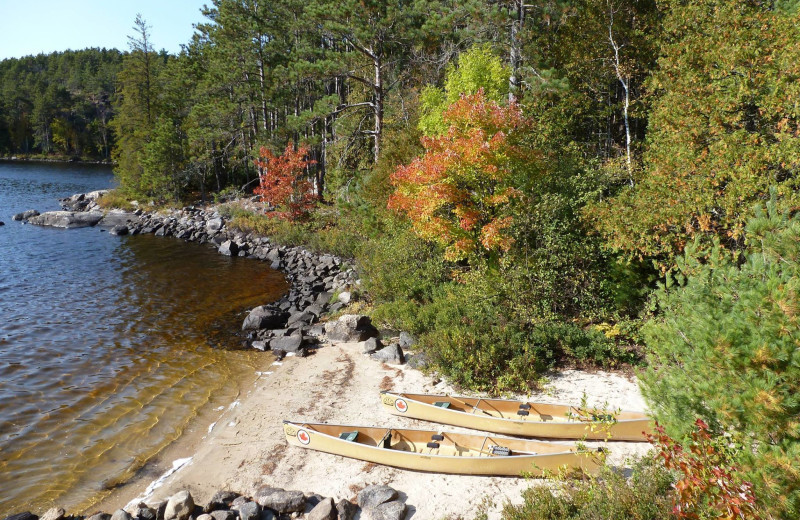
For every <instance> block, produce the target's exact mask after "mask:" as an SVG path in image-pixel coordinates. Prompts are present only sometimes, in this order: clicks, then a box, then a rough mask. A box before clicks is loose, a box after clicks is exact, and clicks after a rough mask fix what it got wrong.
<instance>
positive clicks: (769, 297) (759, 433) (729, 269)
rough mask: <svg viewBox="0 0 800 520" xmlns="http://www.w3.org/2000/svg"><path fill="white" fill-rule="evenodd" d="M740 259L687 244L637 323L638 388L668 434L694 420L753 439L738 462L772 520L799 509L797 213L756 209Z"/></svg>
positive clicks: (677, 433) (682, 432)
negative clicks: (640, 346) (652, 308)
mask: <svg viewBox="0 0 800 520" xmlns="http://www.w3.org/2000/svg"><path fill="white" fill-rule="evenodd" d="M755 214H756V217H755V218H754V219H752V220H751V221H750V222H749V223H748V224H747V226H746V233H747V235H746V236H747V249H746V251H745V253H744V254H743V256H742V258H740V259H738V260H739V261H738V262H734V261H732V260H731V258H730V254H726V253H725V252H724V250H721V248H720V247H719V246H716V247H715V248H713V249H712V250H710V251H705V252H703V251H699V250H697V249H696V248H691V247H690V248H688V250H687V253H686V255H685V257H684V258H683V259H682V261H680V262H679V273H678V274H677V276H676V277H675V283H673V284H672V285H671V286H666V287H664V288H663V289H662V290H661V291H659V293H658V295H657V302H658V305H659V307H660V309H661V311H662V315H661V317H660V318H659V319H657V320H654V321H652V322H650V323H649V324H647V326H646V327H645V328H644V329H643V334H644V338H645V341H646V343H647V346H648V348H649V349H650V351H651V353H650V354H649V356H648V360H649V365H650V366H649V368H648V370H647V371H646V372H645V373H644V374H642V390H643V393H644V395H645V397H646V398H647V400H648V402H649V404H650V408H651V410H652V411H653V413H654V415H655V418H656V419H657V420H658V421H659V422H661V423H662V424H663V425H664V426H665V428H666V432H667V433H668V434H669V435H670V436H672V437H675V438H678V439H683V438H686V437H687V436H688V434H689V433H690V432H691V431H692V429H693V425H694V421H695V419H696V418H701V419H702V420H703V421H705V422H706V423H708V424H709V425H710V426H711V428H712V429H713V430H714V431H726V430H730V431H732V432H733V433H734V434H736V435H741V436H743V437H744V438H746V439H749V441H748V445H749V446H750V448H751V449H746V450H743V451H742V452H741V453H740V454H739V455H738V460H737V461H736V462H737V463H738V464H739V465H740V466H741V467H742V468H743V469H744V470H745V477H746V478H747V479H749V480H751V481H752V482H753V484H754V485H755V490H756V496H757V498H758V499H759V501H761V502H762V503H764V504H768V505H769V508H770V509H771V513H772V514H773V515H774V516H775V517H776V518H777V517H783V518H797V517H798V515H799V514H800V427H798V417H800V349H799V348H798V345H800V327H798V320H800V277H798V266H799V265H800V263H798V262H799V261H800V218H797V217H795V218H790V217H789V215H788V214H786V213H780V212H779V211H778V210H777V209H776V203H775V200H774V199H773V200H772V201H770V202H769V203H768V205H767V211H764V210H763V209H756V211H755Z"/></svg>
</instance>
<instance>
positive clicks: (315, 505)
mask: <svg viewBox="0 0 800 520" xmlns="http://www.w3.org/2000/svg"><path fill="white" fill-rule="evenodd" d="M399 497H400V494H399V493H398V492H397V490H395V489H393V488H391V487H389V486H385V485H372V486H367V487H366V488H364V489H362V490H361V491H359V493H358V495H357V500H356V503H355V504H354V503H353V502H351V501H349V500H346V499H340V500H338V501H336V500H334V499H333V498H331V497H322V496H320V495H317V494H305V493H303V492H302V491H293V490H285V489H281V488H274V487H270V486H261V487H260V488H259V489H257V490H256V492H255V495H254V496H253V497H247V496H243V495H241V494H239V493H236V492H233V491H228V490H223V491H218V492H217V493H216V494H214V496H213V497H212V498H211V500H210V501H209V502H208V504H206V505H205V506H200V505H198V504H196V503H195V501H194V499H193V498H192V495H191V493H189V492H188V491H186V490H183V491H179V492H178V493H175V494H174V495H172V496H171V497H169V499H167V500H163V501H161V502H159V503H158V504H153V505H147V504H145V503H144V502H142V503H139V504H138V505H136V507H135V510H133V511H132V512H128V511H126V510H124V509H119V510H117V511H115V512H114V513H113V514H109V513H95V514H93V515H91V516H87V517H80V516H68V515H67V514H66V511H64V509H62V508H58V507H55V508H52V509H50V510H48V511H47V512H45V513H44V514H43V515H42V516H37V515H35V514H33V513H28V512H26V513H19V514H15V515H11V516H9V517H6V518H5V519H4V520H82V519H85V520H282V519H288V518H301V517H304V518H305V519H306V520H337V519H338V520H353V519H355V518H361V519H364V520H366V519H367V518H369V519H372V520H402V519H403V518H405V515H406V512H407V507H406V504H405V503H404V502H403V501H401V500H399Z"/></svg>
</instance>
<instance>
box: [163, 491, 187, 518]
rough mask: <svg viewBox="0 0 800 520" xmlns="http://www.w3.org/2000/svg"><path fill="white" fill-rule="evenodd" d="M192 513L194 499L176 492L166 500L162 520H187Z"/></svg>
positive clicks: (185, 492)
mask: <svg viewBox="0 0 800 520" xmlns="http://www.w3.org/2000/svg"><path fill="white" fill-rule="evenodd" d="M193 512H194V499H192V495H191V494H190V493H189V492H188V491H186V490H183V491H178V492H177V493H175V494H174V495H172V496H171V497H169V500H167V508H166V509H165V510H164V520H187V519H188V518H189V517H190V516H192V513H193Z"/></svg>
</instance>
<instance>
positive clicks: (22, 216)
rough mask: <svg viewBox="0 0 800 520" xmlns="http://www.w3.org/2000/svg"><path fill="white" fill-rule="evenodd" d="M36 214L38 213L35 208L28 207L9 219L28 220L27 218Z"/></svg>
mask: <svg viewBox="0 0 800 520" xmlns="http://www.w3.org/2000/svg"><path fill="white" fill-rule="evenodd" d="M38 214H39V212H38V211H36V210H35V209H29V210H28V211H23V212H22V213H17V214H16V215H14V216H13V217H11V220H28V219H29V218H31V217H35V216H37V215H38Z"/></svg>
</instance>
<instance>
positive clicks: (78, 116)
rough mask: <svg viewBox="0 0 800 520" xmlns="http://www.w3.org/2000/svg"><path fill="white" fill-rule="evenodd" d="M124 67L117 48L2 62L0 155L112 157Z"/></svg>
mask: <svg viewBox="0 0 800 520" xmlns="http://www.w3.org/2000/svg"><path fill="white" fill-rule="evenodd" d="M121 68H122V53H121V52H120V51H118V50H116V49H111V50H108V49H86V50H81V51H65V52H57V53H53V54H50V55H44V54H40V55H38V56H26V57H24V58H20V59H6V60H2V61H0V157H2V156H17V155H19V156H24V157H39V158H58V159H72V158H80V159H87V160H105V161H110V160H111V150H112V148H113V147H114V134H113V132H112V131H111V126H110V122H111V119H112V115H113V114H114V106H113V105H114V100H115V88H116V81H117V74H119V71H120V70H121Z"/></svg>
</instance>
